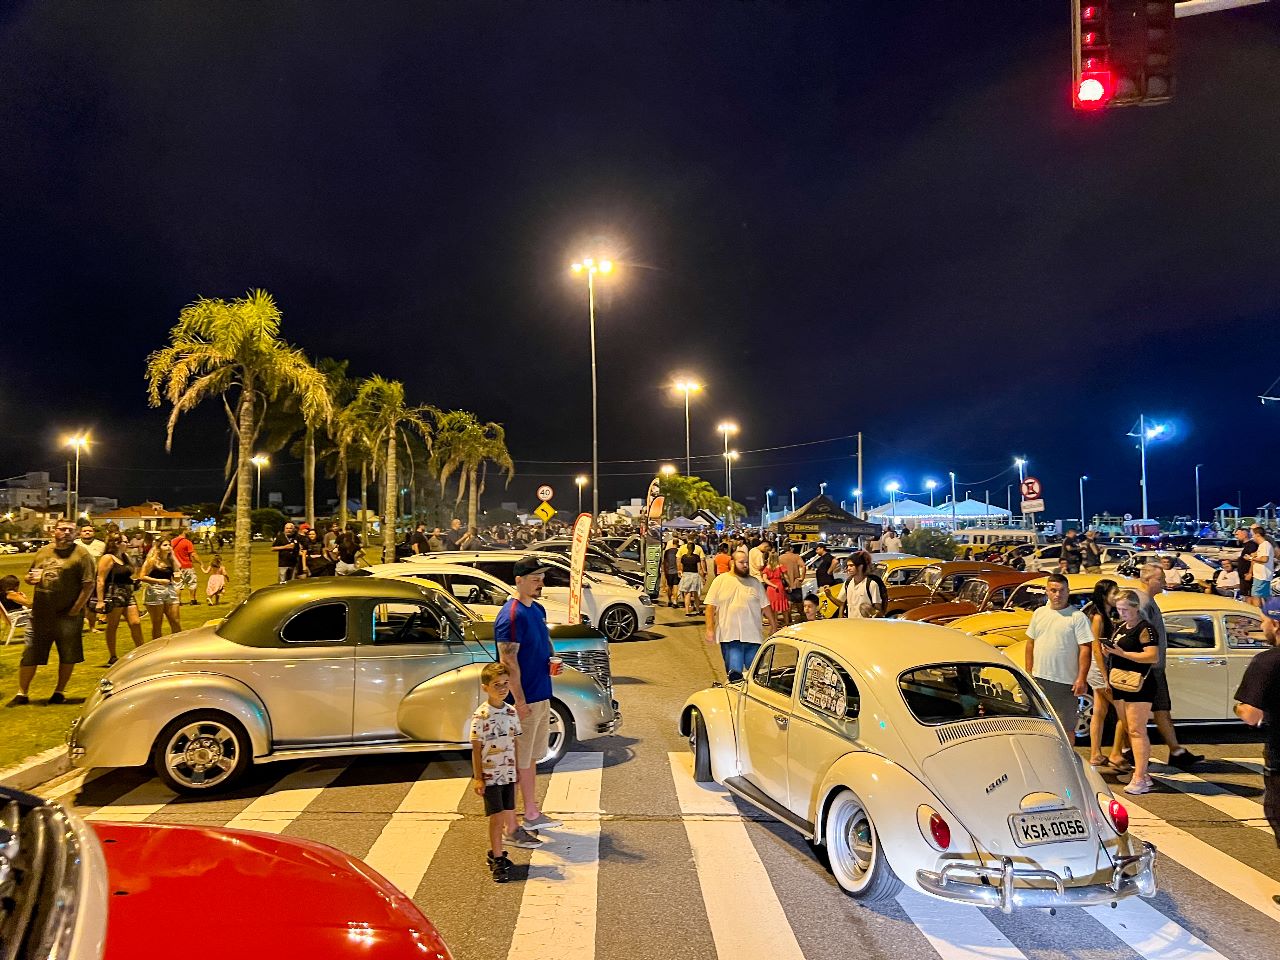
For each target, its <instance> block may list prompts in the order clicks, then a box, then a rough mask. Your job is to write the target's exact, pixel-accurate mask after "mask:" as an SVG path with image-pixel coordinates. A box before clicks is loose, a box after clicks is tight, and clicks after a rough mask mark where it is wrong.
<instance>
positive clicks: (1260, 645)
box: [1222, 613, 1267, 650]
mask: <svg viewBox="0 0 1280 960" xmlns="http://www.w3.org/2000/svg"><path fill="white" fill-rule="evenodd" d="M1222 623H1223V627H1224V628H1225V631H1226V636H1227V646H1228V647H1229V648H1230V649H1232V650H1262V649H1265V648H1266V646H1267V644H1266V642H1265V640H1264V639H1263V633H1262V621H1261V620H1260V619H1259V618H1258V617H1250V616H1248V615H1246V614H1243V613H1228V614H1227V615H1226V616H1225V617H1223V618H1222Z"/></svg>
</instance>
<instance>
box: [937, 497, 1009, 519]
mask: <svg viewBox="0 0 1280 960" xmlns="http://www.w3.org/2000/svg"><path fill="white" fill-rule="evenodd" d="M938 509H939V510H940V511H941V512H942V513H945V514H947V515H948V516H950V515H951V501H950V500H948V501H947V502H946V503H944V504H942V505H941V506H940V507H938ZM956 516H957V517H995V518H997V519H1005V518H1007V517H1009V516H1010V513H1009V511H1008V510H1006V509H1005V508H1004V507H997V506H996V505H995V504H994V503H991V504H988V503H986V502H985V501H983V500H957V501H956Z"/></svg>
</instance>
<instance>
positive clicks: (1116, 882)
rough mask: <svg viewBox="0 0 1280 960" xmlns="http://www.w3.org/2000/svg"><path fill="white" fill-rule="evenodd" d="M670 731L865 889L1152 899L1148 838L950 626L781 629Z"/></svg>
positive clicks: (1062, 899)
mask: <svg viewBox="0 0 1280 960" xmlns="http://www.w3.org/2000/svg"><path fill="white" fill-rule="evenodd" d="M680 732H681V734H683V735H684V736H686V737H688V739H689V743H690V746H691V747H692V749H693V756H694V779H695V780H697V781H698V782H700V783H708V782H711V781H713V780H714V781H716V782H718V783H721V784H723V785H724V786H725V787H727V788H728V789H729V790H730V791H732V792H733V793H734V795H736V796H738V797H740V798H741V799H743V800H746V801H748V802H749V803H752V804H754V805H755V806H757V807H759V808H760V809H762V810H764V811H766V812H768V813H770V814H772V815H773V816H775V817H777V818H778V819H779V820H781V821H782V822H783V823H785V824H787V825H789V826H791V827H793V828H794V829H796V830H798V831H799V832H800V833H801V834H803V835H804V836H805V838H806V839H808V840H809V842H810V844H811V845H812V846H813V847H814V850H815V852H816V853H818V854H819V855H822V854H823V853H825V855H826V857H827V858H828V861H829V863H830V866H831V871H832V873H833V874H834V875H835V879H836V881H837V882H838V883H839V884H840V886H841V887H842V888H843V889H844V890H845V891H846V892H847V893H849V894H850V895H851V896H853V897H855V898H857V899H859V900H862V901H868V902H870V901H878V900H882V899H886V898H889V897H892V896H894V895H895V894H896V893H897V892H898V891H899V890H900V888H901V886H902V884H904V883H905V884H907V885H908V886H910V887H912V888H914V889H916V890H919V891H921V892H923V893H926V894H931V895H932V896H935V897H938V898H940V899H943V900H949V901H953V902H959V903H966V904H973V905H976V906H979V907H999V908H1000V909H1002V910H1004V911H1005V912H1011V911H1012V910H1013V909H1014V908H1015V907H1060V906H1088V905H1090V904H1101V903H1109V902H1114V901H1117V900H1120V899H1122V898H1125V897H1130V896H1133V895H1135V894H1137V895H1140V896H1144V897H1150V896H1152V895H1153V894H1154V893H1155V890H1156V879H1155V858H1156V850H1155V847H1153V846H1152V845H1151V844H1148V843H1145V842H1142V841H1139V840H1138V839H1136V838H1135V837H1133V836H1131V835H1130V834H1129V832H1128V828H1129V823H1128V821H1129V815H1128V812H1127V810H1126V809H1125V807H1124V806H1123V804H1121V803H1120V802H1119V801H1118V800H1116V799H1115V798H1114V797H1113V796H1112V794H1111V791H1110V789H1109V788H1108V786H1107V784H1106V783H1105V782H1104V781H1103V780H1102V778H1101V777H1099V776H1098V774H1097V772H1096V771H1093V770H1091V769H1090V768H1089V767H1088V766H1087V765H1085V764H1083V763H1082V762H1081V760H1080V758H1079V756H1078V755H1077V754H1076V753H1075V751H1074V750H1072V748H1071V745H1070V743H1069V742H1068V740H1067V738H1066V735H1065V734H1064V732H1063V730H1062V727H1061V725H1060V724H1059V723H1058V722H1057V721H1056V720H1055V719H1054V718H1053V714H1052V713H1051V712H1050V710H1049V706H1048V704H1047V703H1046V702H1045V700H1044V698H1043V696H1042V695H1041V694H1040V692H1039V691H1038V689H1037V688H1036V687H1035V685H1034V684H1033V683H1032V682H1031V680H1030V678H1029V677H1028V676H1027V675H1026V674H1025V673H1023V672H1022V671H1021V670H1020V669H1018V668H1017V667H1016V666H1014V665H1012V664H1010V663H1009V662H1008V661H1006V660H1005V659H1004V657H1002V656H1001V655H1000V654H999V653H997V652H996V651H995V650H993V649H992V648H991V647H990V646H988V645H987V644H985V643H984V642H983V641H981V640H979V639H977V638H974V637H968V636H965V635H964V634H961V633H958V632H956V631H954V630H950V629H947V628H945V627H939V626H934V625H932V624H922V623H913V622H909V621H892V620H855V621H826V622H821V621H820V622H815V623H803V624H798V625H795V626H792V627H788V628H786V629H785V630H782V631H780V632H779V633H777V634H775V635H774V636H773V637H771V638H770V639H769V640H768V641H766V643H765V644H764V645H763V646H762V647H761V649H760V652H759V653H758V654H757V656H756V659H755V662H754V663H753V665H752V668H751V671H750V672H749V674H748V676H747V678H746V679H745V680H742V681H740V682H737V683H732V684H729V685H728V686H721V685H718V684H717V685H715V686H712V687H710V688H708V689H706V690H702V691H699V692H698V693H696V694H694V695H693V696H692V697H690V698H689V700H688V702H687V703H686V704H685V706H684V708H683V710H682V711H681V714H680Z"/></svg>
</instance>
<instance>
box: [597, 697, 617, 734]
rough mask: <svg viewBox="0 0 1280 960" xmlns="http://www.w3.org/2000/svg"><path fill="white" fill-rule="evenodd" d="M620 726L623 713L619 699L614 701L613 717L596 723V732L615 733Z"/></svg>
mask: <svg viewBox="0 0 1280 960" xmlns="http://www.w3.org/2000/svg"><path fill="white" fill-rule="evenodd" d="M620 726H622V713H621V712H620V711H619V710H618V701H617V700H615V701H613V719H612V720H606V721H605V722H604V723H598V724H596V733H600V734H605V733H613V731H615V730H617V729H618V728H619V727H620Z"/></svg>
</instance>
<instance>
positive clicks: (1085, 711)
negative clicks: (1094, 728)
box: [1075, 693, 1093, 740]
mask: <svg viewBox="0 0 1280 960" xmlns="http://www.w3.org/2000/svg"><path fill="white" fill-rule="evenodd" d="M1092 721H1093V694H1092V693H1082V694H1080V696H1078V697H1076V729H1075V738H1076V739H1077V740H1088V739H1089V724H1090V723H1091V722H1092Z"/></svg>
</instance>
